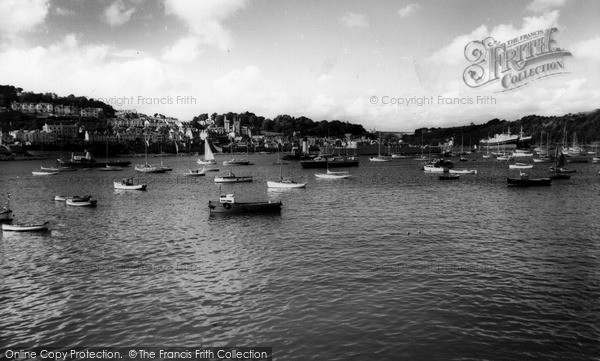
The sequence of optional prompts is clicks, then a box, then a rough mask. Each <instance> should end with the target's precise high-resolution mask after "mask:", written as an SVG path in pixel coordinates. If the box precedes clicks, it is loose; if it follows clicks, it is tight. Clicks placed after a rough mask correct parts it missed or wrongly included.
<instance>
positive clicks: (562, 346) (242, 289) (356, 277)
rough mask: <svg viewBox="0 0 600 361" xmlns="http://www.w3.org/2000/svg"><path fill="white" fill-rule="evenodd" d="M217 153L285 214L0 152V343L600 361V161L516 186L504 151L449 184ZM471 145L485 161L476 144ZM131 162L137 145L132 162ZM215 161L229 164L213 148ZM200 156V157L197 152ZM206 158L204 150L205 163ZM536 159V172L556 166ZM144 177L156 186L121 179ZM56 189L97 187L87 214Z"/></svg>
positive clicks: (247, 189)
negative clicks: (130, 187)
mask: <svg viewBox="0 0 600 361" xmlns="http://www.w3.org/2000/svg"><path fill="white" fill-rule="evenodd" d="M251 158H252V160H253V161H255V163H256V165H254V166H248V167H230V168H225V167H222V166H221V167H220V168H221V173H224V172H225V171H226V169H231V170H233V171H234V172H235V173H236V175H248V174H250V175H253V176H254V177H255V180H254V182H253V183H245V184H235V185H224V186H222V187H223V188H222V190H221V192H223V193H225V192H230V191H234V192H235V194H236V200H239V201H244V200H247V201H252V200H265V199H270V200H281V201H282V202H283V210H282V213H281V215H277V216H236V217H209V216H208V211H207V203H208V200H209V199H213V200H215V199H217V197H218V195H219V192H220V191H219V188H218V186H217V185H215V184H214V183H213V182H212V177H213V176H214V175H215V174H217V173H213V174H211V173H209V174H208V177H199V178H187V177H183V176H182V175H181V174H182V173H184V172H185V171H187V169H188V165H189V164H190V163H192V162H195V159H196V158H195V157H194V158H192V157H190V158H187V157H178V158H165V159H163V161H164V162H165V163H166V164H168V165H169V166H172V167H173V168H174V170H173V172H170V173H166V174H156V175H144V176H141V177H140V176H139V175H138V174H135V172H134V170H133V167H131V169H127V170H125V171H123V172H100V171H98V170H89V171H84V170H78V171H76V172H65V173H61V174H59V175H56V176H45V177H35V176H32V175H31V171H32V170H35V169H39V166H40V165H44V164H45V163H48V162H43V161H30V162H4V163H2V164H0V190H1V192H2V193H6V192H7V191H10V192H11V194H12V196H11V208H12V209H13V211H14V212H15V222H27V221H50V225H51V232H49V233H40V234H31V233H28V234H11V233H7V232H4V233H3V234H2V235H1V236H0V279H1V281H0V305H1V307H0V325H2V326H1V327H0V348H2V347H9V346H21V347H23V346H45V345H60V346H63V347H71V346H85V347H131V346H148V345H162V346H198V347H201V346H202V347H208V346H225V345H229V346H270V347H273V352H274V359H276V360H375V359H378V360H517V359H518V360H523V359H539V360H542V359H543V360H562V359H570V360H589V359H597V358H598V357H600V225H599V222H598V220H599V219H600V207H598V200H599V196H600V175H598V174H597V173H598V166H597V165H593V164H573V165H569V167H572V168H576V169H577V170H578V172H577V173H575V174H573V176H572V179H571V180H567V181H555V182H553V184H552V186H550V187H541V188H525V189H513V188H509V187H507V186H506V176H507V175H510V174H512V175H515V174H516V172H518V171H509V170H508V166H507V165H506V164H505V163H499V162H496V161H495V160H484V159H481V158H480V156H478V157H477V160H476V161H470V162H466V163H461V164H457V165H456V167H457V168H459V167H463V166H464V167H468V168H475V169H478V171H479V174H477V175H461V177H460V180H458V181H449V182H442V181H439V180H438V178H437V175H433V174H424V173H423V171H422V170H421V169H420V165H419V162H417V161H415V160H398V161H394V162H391V163H370V162H369V161H368V159H367V158H366V157H365V158H362V157H361V164H360V166H359V167H358V168H351V169H349V171H350V173H351V174H352V177H351V178H349V179H346V180H323V179H315V177H314V173H315V170H303V169H301V167H300V165H299V164H298V163H296V162H291V164H289V165H287V166H284V167H285V168H284V173H285V175H287V176H291V177H293V178H295V179H297V180H303V179H306V180H307V181H308V185H307V188H306V189H295V190H288V191H270V190H267V188H266V180H268V179H275V178H278V176H279V166H276V165H273V164H272V163H273V161H274V160H275V159H276V156H273V155H256V156H251ZM473 159H475V156H474V157H473ZM127 160H131V161H132V163H134V164H135V163H139V162H140V159H127ZM222 160H223V159H218V161H219V163H221V161H222ZM192 164H193V163H192ZM194 165H195V164H194ZM542 169H547V165H545V164H541V165H536V166H535V168H534V169H533V170H531V171H529V172H530V173H531V174H532V176H535V175H536V174H540V175H542V174H543V175H546V173H545V172H544V171H542ZM126 176H135V178H136V181H137V182H146V183H148V191H147V192H128V191H115V190H114V189H113V187H112V181H113V180H118V179H120V178H122V177H126ZM55 194H65V195H74V194H78V195H83V194H91V195H93V196H94V198H95V199H97V200H98V207H96V208H93V209H85V208H83V209H82V208H77V209H72V208H67V207H66V206H65V204H64V203H55V202H54V201H53V200H52V199H53V196H54V195H55Z"/></svg>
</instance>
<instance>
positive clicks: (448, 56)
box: [429, 10, 559, 65]
mask: <svg viewBox="0 0 600 361" xmlns="http://www.w3.org/2000/svg"><path fill="white" fill-rule="evenodd" d="M558 17H559V12H558V11H557V10H554V11H551V12H547V13H544V14H543V15H540V16H530V17H525V18H523V25H522V26H521V27H520V28H516V27H515V26H514V25H512V24H500V25H498V26H496V27H494V28H493V29H492V30H488V28H487V26H485V25H481V26H480V27H478V28H477V29H475V30H473V31H472V32H471V33H469V34H464V35H459V36H457V37H455V38H454V39H453V40H452V42H451V43H450V44H449V45H448V46H446V47H444V48H442V49H440V50H438V51H437V52H435V53H434V54H433V55H432V56H431V57H430V58H429V60H430V61H431V62H433V63H437V64H448V65H457V64H466V60H465V55H464V51H465V46H466V45H467V44H468V43H470V42H471V41H475V40H477V41H482V40H484V39H485V38H487V37H490V36H491V37H493V38H494V39H495V40H496V41H499V42H505V41H508V40H510V39H513V38H515V37H517V36H519V35H522V34H526V33H530V32H533V31H536V30H543V29H547V28H550V27H556V26H558Z"/></svg>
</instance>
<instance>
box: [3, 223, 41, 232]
mask: <svg viewBox="0 0 600 361" xmlns="http://www.w3.org/2000/svg"><path fill="white" fill-rule="evenodd" d="M2 230H3V231H9V232H40V231H47V230H48V222H44V223H40V224H2Z"/></svg>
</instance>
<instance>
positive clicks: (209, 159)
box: [196, 131, 217, 165]
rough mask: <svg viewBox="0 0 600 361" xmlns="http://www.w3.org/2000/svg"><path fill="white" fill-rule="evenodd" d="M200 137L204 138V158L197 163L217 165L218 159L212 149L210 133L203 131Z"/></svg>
mask: <svg viewBox="0 0 600 361" xmlns="http://www.w3.org/2000/svg"><path fill="white" fill-rule="evenodd" d="M200 138H202V139H204V158H202V159H198V160H197V161H196V163H198V164H200V165H216V164H217V161H216V160H215V154H214V153H213V151H212V149H210V143H209V142H208V133H207V132H206V131H202V133H200Z"/></svg>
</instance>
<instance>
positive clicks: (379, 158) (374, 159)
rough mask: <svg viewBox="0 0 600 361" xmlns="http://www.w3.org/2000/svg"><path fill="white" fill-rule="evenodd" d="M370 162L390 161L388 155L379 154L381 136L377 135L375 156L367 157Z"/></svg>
mask: <svg viewBox="0 0 600 361" xmlns="http://www.w3.org/2000/svg"><path fill="white" fill-rule="evenodd" d="M369 160H370V161H371V162H391V161H392V158H391V157H389V156H385V155H381V137H379V143H378V148H377V157H371V158H369Z"/></svg>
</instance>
